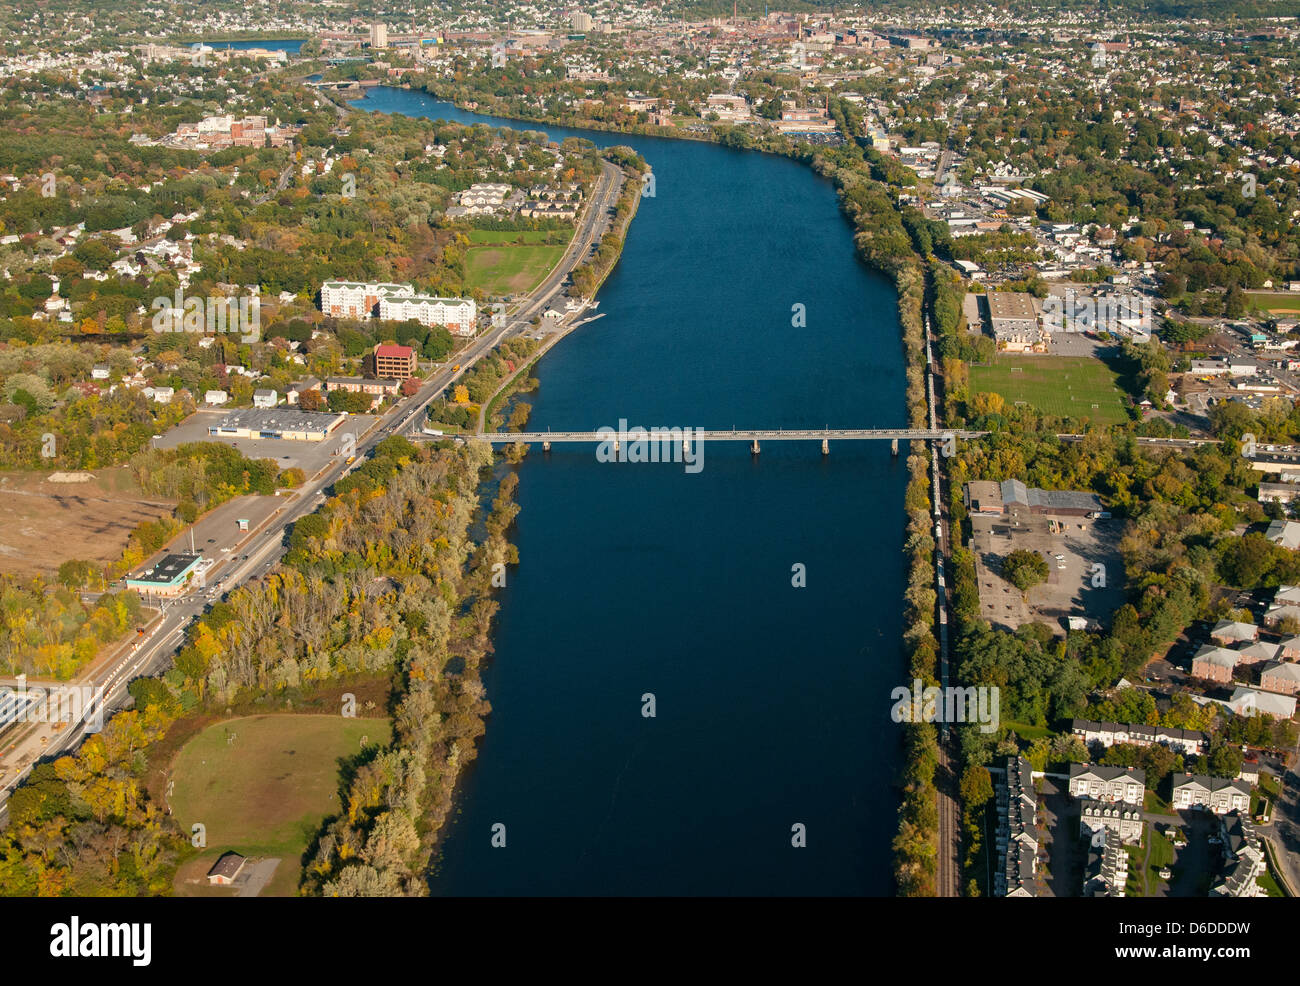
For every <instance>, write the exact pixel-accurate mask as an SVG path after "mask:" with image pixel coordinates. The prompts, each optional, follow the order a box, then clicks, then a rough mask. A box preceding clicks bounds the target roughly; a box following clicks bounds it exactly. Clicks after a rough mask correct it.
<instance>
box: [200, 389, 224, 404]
mask: <svg viewBox="0 0 1300 986" xmlns="http://www.w3.org/2000/svg"><path fill="white" fill-rule="evenodd" d="M228 400H230V395H229V394H227V393H226V392H225V391H224V390H209V391H208V392H207V393H205V394H204V395H203V403H204V404H211V405H212V406H213V407H220V406H221V405H222V404H224V403H226V401H228Z"/></svg>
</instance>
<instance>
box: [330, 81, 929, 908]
mask: <svg viewBox="0 0 1300 986" xmlns="http://www.w3.org/2000/svg"><path fill="white" fill-rule="evenodd" d="M354 105H356V106H358V107H360V108H362V109H365V110H373V111H383V112H390V113H403V114H407V115H411V116H425V117H433V118H444V119H448V120H456V121H461V122H468V123H478V122H482V123H491V124H495V125H499V126H515V127H520V128H524V129H545V130H546V131H547V133H548V134H549V135H550V136H551V138H552V139H555V140H560V139H563V138H564V137H568V136H583V137H587V138H589V139H591V140H593V141H595V142H596V143H597V144H600V145H602V146H603V145H610V144H629V145H631V146H633V147H635V148H636V149H637V150H638V151H639V152H640V153H642V154H643V155H644V156H645V157H646V159H647V160H648V161H649V162H650V164H651V166H652V167H653V169H654V173H655V176H656V178H655V196H654V197H653V198H645V199H643V201H642V203H641V207H640V211H639V213H638V214H637V217H636V219H635V220H634V222H633V223H632V227H631V230H630V232H629V236H628V240H627V246H626V249H625V251H624V253H623V257H622V261H621V262H620V264H619V266H618V268H617V269H616V270H615V272H614V273H613V275H612V276H611V277H610V278H609V279H608V280H607V281H606V282H605V285H604V287H603V288H602V289H601V292H600V296H599V300H600V311H601V312H603V313H605V317H604V318H601V319H599V320H597V321H595V322H592V323H590V324H589V325H586V326H584V327H582V328H580V329H578V330H577V331H576V332H574V333H573V334H572V335H570V336H569V337H568V338H567V339H565V340H564V341H563V342H561V343H560V344H559V345H558V346H556V347H555V348H554V349H553V350H552V351H551V352H550V353H549V354H548V355H547V356H546V357H545V358H544V359H543V360H542V361H541V363H540V364H539V367H538V371H537V376H538V377H539V378H540V380H541V388H540V390H539V391H538V392H537V393H536V394H534V395H532V397H530V398H529V399H530V400H532V401H533V402H534V410H533V417H532V420H531V422H530V428H537V429H546V428H551V429H554V430H565V429H582V430H591V429H596V428H599V427H601V426H606V425H608V426H610V427H617V426H618V424H619V420H620V419H626V420H627V421H628V423H629V425H641V426H647V427H648V426H654V425H660V426H666V427H672V426H678V427H706V428H730V427H733V426H735V427H737V428H746V427H749V428H778V427H783V428H808V427H815V428H821V427H824V426H829V427H832V428H835V427H897V426H901V425H903V424H904V423H905V413H904V398H903V393H904V385H905V382H904V368H903V353H902V346H901V343H900V330H899V323H898V310H897V299H896V296H895V293H894V290H893V287H892V285H891V284H890V283H889V282H888V281H887V280H885V279H884V278H882V277H881V276H879V275H877V274H875V273H874V272H872V271H870V270H868V269H867V268H865V267H864V266H863V265H862V264H861V263H860V262H859V261H858V259H857V258H856V257H855V255H854V250H853V242H852V235H851V230H850V228H849V226H848V224H847V222H846V221H845V219H844V218H843V217H842V216H841V215H840V213H839V211H838V208H837V205H836V200H835V194H834V190H833V189H832V188H831V186H830V185H829V183H827V182H826V181H825V180H823V179H820V178H818V177H817V176H815V175H814V174H813V173H812V171H811V170H810V169H808V168H807V167H805V166H804V165H801V164H798V163H795V162H792V161H788V160H786V159H784V158H779V157H774V156H768V155H763V154H758V153H754V152H744V151H734V150H728V149H725V148H721V147H718V146H714V145H709V144H703V143H695V142H688V141H673V140H664V139H655V138H643V137H628V136H624V135H618V134H605V133H597V132H589V131H573V130H566V129H564V128H559V127H544V128H543V127H540V126H538V125H533V124H522V123H516V122H512V121H508V120H499V119H494V118H491V117H485V116H480V115H477V114H472V113H467V112H464V111H461V110H458V109H457V108H456V107H454V106H452V105H451V104H448V103H444V102H439V101H437V100H434V99H432V98H430V97H429V96H427V95H425V94H423V93H419V92H413V91H407V90H401V89H389V88H382V89H372V90H370V91H369V93H368V94H367V98H366V99H364V100H362V101H360V102H358V103H356V104H354ZM795 305H802V306H804V308H803V310H804V311H805V312H806V326H803V327H796V326H794V325H792V321H794V319H793V316H792V311H793V306H795ZM904 451H905V448H904ZM519 472H520V485H519V492H518V501H519V503H520V505H521V507H522V511H521V513H520V516H519V521H518V529H517V531H516V532H515V534H514V540H515V541H516V542H517V543H518V545H519V552H520V556H521V564H520V565H519V567H518V568H517V570H513V571H512V572H511V573H510V583H509V586H508V587H507V588H506V590H505V591H504V592H503V594H502V596H501V612H500V618H499V622H498V624H497V627H496V632H495V642H496V643H495V646H496V651H495V655H494V656H493V657H492V658H491V659H490V664H489V666H488V668H487V669H486V674H485V682H486V685H487V692H488V698H489V700H490V701H491V703H492V714H491V716H490V717H489V718H488V721H487V734H486V736H485V737H484V738H483V740H482V741H481V746H480V753H479V757H478V759H477V761H476V762H475V764H474V765H473V767H472V768H471V769H470V770H469V771H468V772H467V775H466V779H465V783H464V786H463V789H462V791H461V792H460V794H459V801H458V803H459V809H458V812H457V814H456V817H455V819H454V820H453V822H452V823H451V824H450V826H449V829H448V832H447V837H446V839H445V841H444V844H443V848H442V854H441V860H440V863H439V867H438V870H437V873H436V875H435V877H434V879H433V882H432V888H433V892H434V893H435V894H747V895H748V894H870V895H885V894H890V893H892V892H893V886H892V879H891V875H890V860H891V851H890V842H891V840H892V838H893V835H894V832H895V829H896V825H897V805H898V796H897V790H896V786H895V785H896V781H897V772H898V768H899V761H900V749H899V731H898V728H897V727H896V726H895V725H894V724H893V723H892V722H891V721H890V719H889V709H890V706H891V701H890V698H889V693H890V690H891V689H892V688H893V687H895V686H896V685H898V684H900V683H901V679H902V677H903V676H904V672H903V668H904V664H903V658H902V654H901V634H902V619H901V608H902V604H901V599H902V592H903V580H904V566H903V557H902V544H903V528H904V514H903V489H904V485H905V479H906V475H905V474H906V470H905V468H904V460H903V458H902V457H899V458H897V459H895V458H892V457H891V455H890V450H889V446H888V444H887V443H882V442H872V443H856V444H851V443H839V444H835V443H832V447H831V450H830V455H829V456H828V457H826V458H823V457H822V455H821V454H820V448H819V447H818V446H817V445H816V444H814V443H800V444H796V443H777V442H772V443H768V444H767V445H765V446H763V449H762V452H761V454H760V455H758V456H751V454H750V452H749V449H748V448H747V447H745V446H742V445H740V444H739V443H712V444H709V445H708V446H707V447H706V450H705V453H704V458H703V468H702V469H701V470H700V471H699V472H698V473H694V474H692V473H688V472H687V471H686V470H685V468H684V466H683V465H682V464H680V463H679V464H670V463H663V464H659V463H605V462H598V461H597V459H596V455H595V448H594V446H555V447H554V451H552V452H551V453H549V454H548V455H544V454H542V453H541V451H540V450H535V451H534V452H533V453H532V454H530V455H529V456H528V457H527V459H526V460H525V461H524V463H523V464H522V465H521V466H520V467H519ZM796 565H802V566H804V568H805V570H806V573H807V574H806V582H807V584H806V587H802V588H797V587H795V586H794V585H792V580H793V578H794V577H793V575H792V572H793V567H794V566H796ZM647 694H651V695H653V696H654V705H655V713H656V714H655V716H654V717H653V718H650V717H646V716H643V714H642V711H643V707H644V703H643V696H645V695H647ZM497 825H501V826H504V827H505V828H504V832H505V842H506V844H505V846H504V847H498V846H494V845H493V829H494V826H497ZM796 826H801V827H802V829H803V831H804V832H806V837H805V839H806V845H804V846H800V847H796V846H795V845H793V842H794V841H798V840H797V839H796V838H795V836H794V834H793V833H794V832H795V830H796Z"/></svg>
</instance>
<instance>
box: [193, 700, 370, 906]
mask: <svg viewBox="0 0 1300 986" xmlns="http://www.w3.org/2000/svg"><path fill="white" fill-rule="evenodd" d="M231 736H233V737H234V739H233V740H230V737H231ZM363 738H366V739H368V742H369V743H378V744H381V745H386V744H387V743H388V742H389V741H390V738H391V728H390V726H389V723H388V720H386V719H345V718H344V717H343V716H341V715H288V714H282V715H265V716H251V717H249V718H244V719H230V720H227V721H225V722H219V723H217V724H215V725H212V726H209V727H208V728H207V729H205V730H204V731H203V732H201V733H199V734H198V735H197V736H195V737H194V738H193V739H191V740H190V741H189V742H188V743H186V744H185V746H183V747H182V748H181V750H180V752H179V753H178V754H177V755H176V759H175V761H174V762H173V763H172V769H171V779H172V780H174V782H175V788H174V789H173V790H172V792H171V795H170V797H169V798H168V801H169V803H170V805H171V809H172V816H173V817H174V818H175V819H176V823H177V824H178V825H180V827H181V829H182V831H184V832H187V833H188V832H191V831H192V827H193V825H194V824H195V823H201V824H202V825H203V826H204V829H205V835H206V838H207V848H208V850H209V853H208V856H209V857H210V858H215V857H216V856H217V855H219V854H220V853H222V852H225V851H227V850H230V849H233V850H235V851H236V852H239V853H242V854H243V855H245V856H248V855H255V856H279V857H280V859H281V862H280V865H279V867H278V868H277V870H276V874H275V878H274V880H273V881H272V884H271V886H270V887H269V888H268V890H269V891H270V892H272V893H274V892H275V891H276V890H279V891H281V892H285V893H293V892H294V891H295V890H296V889H297V886H298V878H299V877H298V875H299V872H300V861H301V857H302V854H303V853H304V852H305V851H306V850H307V847H308V846H309V845H310V844H311V842H312V840H313V839H315V837H316V834H317V832H318V831H319V829H320V826H321V822H322V821H323V820H324V819H325V818H326V817H327V816H329V815H332V814H335V813H336V812H338V810H339V801H338V790H339V783H340V777H339V766H340V764H339V761H340V760H341V759H342V758H345V757H351V756H353V755H354V754H356V753H357V752H358V751H359V750H360V749H361V741H362V739H363ZM209 865H210V864H209ZM263 893H264V895H266V893H267V892H266V891H264V892H263Z"/></svg>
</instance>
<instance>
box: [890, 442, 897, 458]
mask: <svg viewBox="0 0 1300 986" xmlns="http://www.w3.org/2000/svg"><path fill="white" fill-rule="evenodd" d="M889 454H890V455H897V454H898V439H897V438H895V439H894V440H893V441H892V442H890V443H889Z"/></svg>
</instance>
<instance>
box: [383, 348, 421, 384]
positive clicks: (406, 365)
mask: <svg viewBox="0 0 1300 986" xmlns="http://www.w3.org/2000/svg"><path fill="white" fill-rule="evenodd" d="M375 376H377V377H395V378H396V379H398V380H406V379H408V378H409V377H413V376H415V350H414V349H412V348H411V347H410V346H376V347H375Z"/></svg>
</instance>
